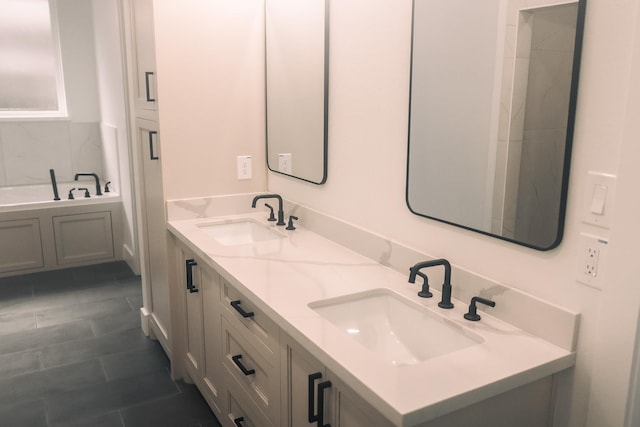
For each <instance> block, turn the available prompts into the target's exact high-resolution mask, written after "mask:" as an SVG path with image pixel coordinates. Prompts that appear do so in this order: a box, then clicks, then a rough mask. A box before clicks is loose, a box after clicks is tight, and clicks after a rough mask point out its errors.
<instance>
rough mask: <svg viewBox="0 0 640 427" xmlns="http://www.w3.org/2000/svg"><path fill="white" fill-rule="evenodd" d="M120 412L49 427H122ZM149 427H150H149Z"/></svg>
mask: <svg viewBox="0 0 640 427" xmlns="http://www.w3.org/2000/svg"><path fill="white" fill-rule="evenodd" d="M123 426H124V424H122V416H121V415H120V411H114V412H109V413H108V414H101V415H97V416H91V417H88V418H82V419H77V420H69V421H65V422H62V423H54V424H51V427H123ZM149 427H152V426H151V425H149Z"/></svg>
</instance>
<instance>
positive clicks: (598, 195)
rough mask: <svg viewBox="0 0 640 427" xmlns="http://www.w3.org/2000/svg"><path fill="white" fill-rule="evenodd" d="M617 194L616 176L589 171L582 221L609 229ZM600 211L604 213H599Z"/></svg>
mask: <svg viewBox="0 0 640 427" xmlns="http://www.w3.org/2000/svg"><path fill="white" fill-rule="evenodd" d="M603 187H604V188H603ZM615 194H616V176H615V175H611V174H608V173H603V172H594V171H589V172H588V173H587V179H586V180H585V188H584V196H583V203H582V212H583V214H582V221H583V222H584V223H586V224H591V225H595V226H597V227H601V228H606V229H608V228H609V227H610V226H611V217H612V215H613V209H614V203H615ZM594 210H595V211H596V212H594ZM600 211H601V212H602V213H599V212H600Z"/></svg>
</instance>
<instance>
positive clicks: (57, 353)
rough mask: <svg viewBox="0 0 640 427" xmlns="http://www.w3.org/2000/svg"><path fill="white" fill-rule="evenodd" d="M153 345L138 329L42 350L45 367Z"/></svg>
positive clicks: (51, 346)
mask: <svg viewBox="0 0 640 427" xmlns="http://www.w3.org/2000/svg"><path fill="white" fill-rule="evenodd" d="M152 345H154V343H153V342H152V341H151V340H149V339H148V338H147V337H145V336H144V334H143V333H142V331H141V330H139V329H130V330H127V331H123V332H116V333H112V334H106V335H101V336H99V337H93V338H86V339H80V340H76V341H70V342H65V343H62V344H56V345H50V346H48V347H46V348H44V349H43V350H42V363H43V366H44V367H45V368H49V367H53V366H61V365H68V364H71V363H78V362H81V361H84V360H89V359H93V358H97V357H101V356H106V355H109V354H116V353H122V352H126V351H133V350H139V349H143V348H146V347H149V346H152Z"/></svg>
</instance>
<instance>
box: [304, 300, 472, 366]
mask: <svg viewBox="0 0 640 427" xmlns="http://www.w3.org/2000/svg"><path fill="white" fill-rule="evenodd" d="M309 307H310V308H311V309H313V310H314V311H316V312H317V313H318V314H320V316H322V317H324V318H325V319H327V320H328V321H329V322H331V323H333V324H334V325H335V326H337V327H338V328H340V329H342V330H343V331H344V332H345V333H347V334H349V336H351V337H352V338H353V339H354V340H356V341H357V342H359V343H360V344H362V345H363V346H364V347H366V348H367V349H369V350H371V351H372V352H373V353H374V354H376V355H377V356H378V357H381V358H382V359H383V360H385V361H387V362H390V363H392V364H394V365H397V366H402V365H412V364H416V363H420V362H423V361H425V360H427V359H431V358H433V357H436V356H440V355H443V354H447V353H452V352H454V351H458V350H461V349H463V348H467V347H470V346H473V345H476V344H480V343H482V342H483V341H484V339H483V338H482V337H481V336H479V335H477V334H475V333H473V332H471V331H470V330H467V329H465V328H463V327H462V326H460V325H457V324H456V323H454V322H452V321H450V320H448V319H445V318H444V317H441V316H439V315H438V314H436V313H433V312H432V311H430V310H429V309H427V308H425V307H422V306H420V305H419V304H415V303H413V302H411V301H410V300H408V299H406V298H405V297H403V296H400V295H398V294H396V293H394V292H393V291H390V290H387V289H373V290H370V291H365V292H361V293H357V294H351V295H346V296H342V297H337V298H331V299H326V300H321V301H315V302H312V303H310V304H309Z"/></svg>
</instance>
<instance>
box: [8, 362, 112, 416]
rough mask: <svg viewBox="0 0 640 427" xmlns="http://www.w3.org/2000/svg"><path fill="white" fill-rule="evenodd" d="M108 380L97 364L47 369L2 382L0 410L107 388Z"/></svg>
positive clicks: (79, 364)
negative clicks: (97, 385)
mask: <svg viewBox="0 0 640 427" xmlns="http://www.w3.org/2000/svg"><path fill="white" fill-rule="evenodd" d="M106 381H107V379H106V377H105V375H104V371H103V370H102V366H101V365H100V362H99V361H98V360H95V359H94V360H90V361H88V362H83V363H78V364H74V365H69V366H65V367H62V368H53V369H45V370H42V371H37V372H32V373H29V374H24V375H19V376H15V377H11V378H6V379H4V380H0V408H5V407H7V406H10V405H13V404H16V403H20V402H29V401H34V400H39V399H41V398H44V399H46V398H47V397H50V396H56V395H58V394H60V393H65V392H71V391H74V390H78V389H84V388H86V387H88V386H93V385H96V384H104V383H106Z"/></svg>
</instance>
